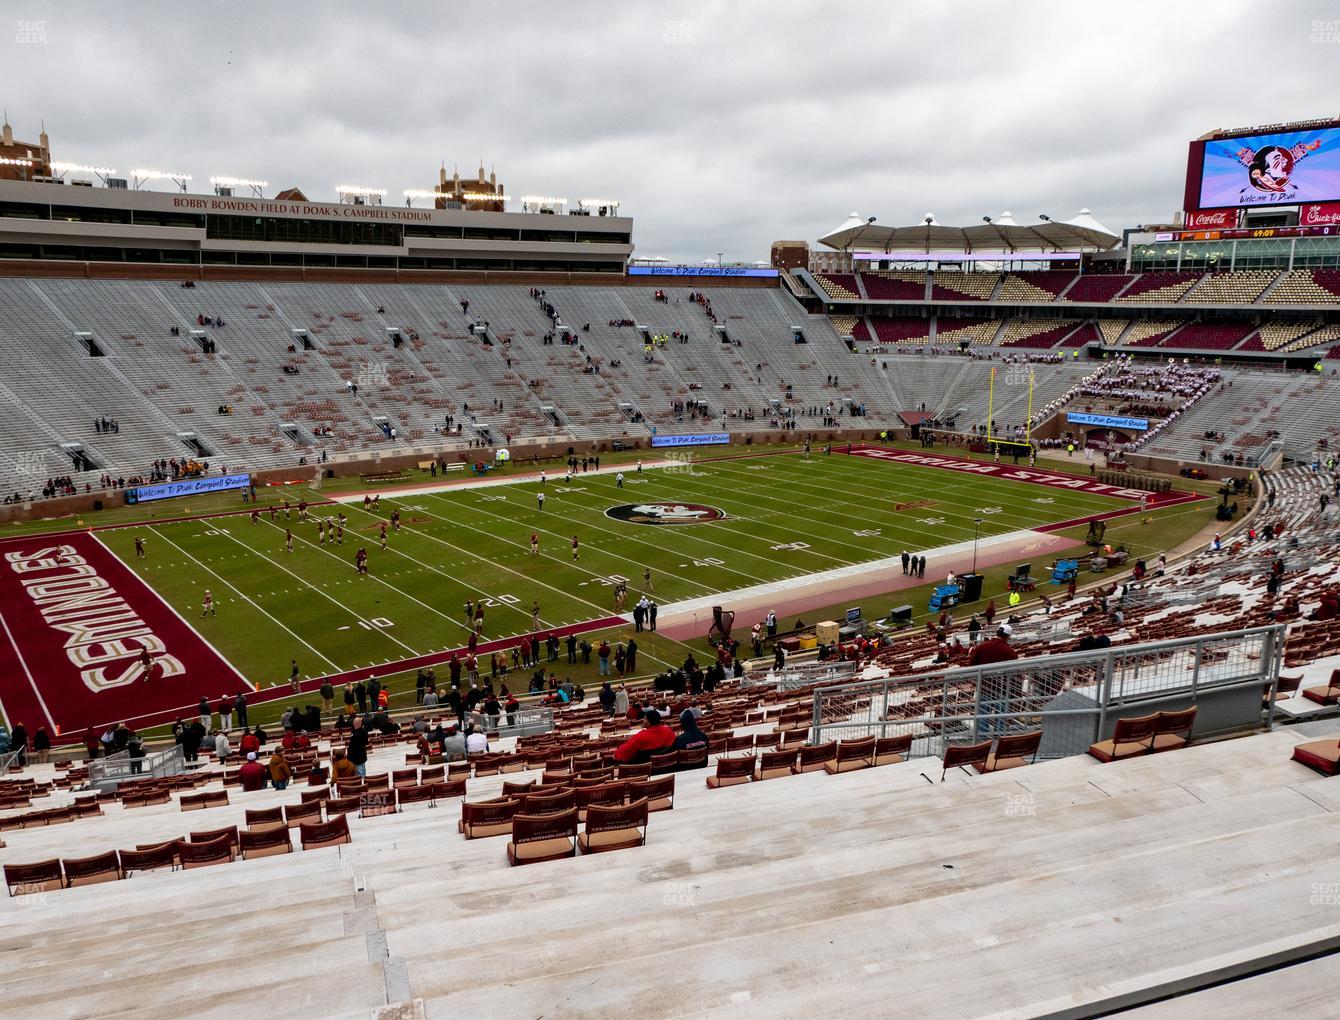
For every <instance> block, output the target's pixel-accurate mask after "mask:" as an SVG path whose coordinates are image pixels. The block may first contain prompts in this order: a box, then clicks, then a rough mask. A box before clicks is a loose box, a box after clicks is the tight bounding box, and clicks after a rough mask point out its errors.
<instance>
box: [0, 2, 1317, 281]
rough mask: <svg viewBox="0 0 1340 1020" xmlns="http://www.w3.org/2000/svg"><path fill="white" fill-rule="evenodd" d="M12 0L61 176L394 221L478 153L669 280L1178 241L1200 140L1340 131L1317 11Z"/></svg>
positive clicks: (34, 110) (13, 48) (20, 50)
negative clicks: (870, 245) (1190, 158)
mask: <svg viewBox="0 0 1340 1020" xmlns="http://www.w3.org/2000/svg"><path fill="white" fill-rule="evenodd" d="M5 8H6V14H5V17H6V18H8V19H9V23H8V24H7V25H4V28H5V30H6V31H5V33H4V35H3V36H0V69H2V70H0V103H3V105H4V106H5V107H6V108H7V109H8V113H9V119H10V122H11V123H12V124H13V125H14V128H15V132H16V134H17V136H18V137H20V138H23V139H32V138H35V137H36V135H37V132H38V130H39V127H38V125H39V121H41V120H43V119H44V120H45V122H46V125H47V130H48V131H49V132H50V135H51V139H52V147H53V151H54V153H55V157H56V158H57V159H67V160H75V161H80V162H95V163H99V164H102V165H108V166H113V167H116V168H118V169H121V170H128V169H130V168H131V167H135V166H153V167H158V168H160V169H170V170H179V171H185V172H189V173H192V174H194V175H195V179H196V183H197V184H201V185H203V184H205V181H206V179H207V178H208V177H209V176H210V175H211V174H229V175H234V176H243V177H258V178H263V179H265V180H267V181H269V182H270V184H271V187H270V189H269V193H273V192H274V191H275V190H276V189H278V188H279V187H285V186H289V185H297V186H299V187H301V188H302V189H303V190H304V191H305V192H306V193H307V195H308V196H309V197H311V198H317V199H327V200H329V199H333V197H334V196H333V191H332V189H333V188H334V186H335V185H336V184H337V183H345V182H350V183H357V184H367V185H371V186H376V187H383V188H386V189H388V191H389V192H390V197H388V201H395V200H397V199H398V197H399V195H400V192H401V191H402V190H403V189H405V188H427V187H431V186H432V185H433V184H434V182H435V180H436V171H437V168H438V166H439V165H440V164H441V162H442V161H443V160H445V161H446V164H447V167H448V169H450V168H451V166H452V165H453V164H459V165H460V168H461V171H462V173H463V174H464V173H466V172H470V173H473V172H475V171H476V170H477V169H478V165H479V161H480V158H481V157H482V158H483V159H484V161H485V162H486V164H488V165H490V166H496V167H497V171H498V175H499V177H500V178H501V179H502V180H503V181H504V183H505V184H506V186H507V190H508V193H509V194H510V195H512V196H514V197H518V196H520V195H523V194H536V193H539V194H550V195H560V196H566V197H568V198H569V199H570V200H573V201H575V200H576V199H578V198H582V197H588V196H596V197H614V198H618V199H620V200H621V201H622V202H623V211H624V212H625V213H627V214H630V215H632V216H633V217H634V218H635V221H636V222H635V232H634V241H635V243H636V244H637V248H638V253H639V254H642V255H664V256H666V257H668V258H671V259H674V260H696V259H700V258H703V257H705V256H709V255H714V254H715V253H716V252H717V251H724V252H725V258H726V260H727V261H732V260H752V259H755V258H766V257H767V253H768V245H769V244H770V242H772V241H773V240H775V239H779V238H794V239H804V240H808V241H810V242H813V241H814V239H815V238H817V237H818V236H819V235H820V234H823V233H825V232H826V231H827V230H829V229H831V228H832V227H834V226H836V225H837V224H838V223H840V222H841V221H842V220H843V219H844V218H845V217H846V215H847V213H848V212H850V211H853V210H856V211H859V212H860V214H861V215H862V216H878V217H879V220H880V221H881V222H883V223H899V224H906V223H912V222H916V221H918V220H920V219H921V217H922V216H924V215H925V214H926V213H927V212H933V213H934V214H935V215H936V217H937V219H939V220H940V222H942V223H969V222H976V221H977V220H978V219H979V218H980V217H981V216H983V215H986V214H990V215H996V214H999V213H1000V212H1001V211H1002V210H1004V209H1009V210H1010V211H1012V212H1013V213H1014V214H1015V216H1016V218H1018V219H1019V220H1020V221H1021V222H1036V217H1037V214H1039V213H1046V214H1048V215H1050V216H1052V217H1056V218H1069V217H1070V216H1073V215H1074V213H1075V212H1076V211H1077V210H1078V209H1080V208H1081V207H1089V208H1091V209H1092V210H1093V213H1094V215H1095V216H1097V218H1098V219H1099V220H1101V221H1102V222H1103V223H1105V224H1106V225H1107V226H1109V227H1111V228H1112V229H1114V230H1119V229H1120V228H1121V227H1124V226H1133V225H1135V224H1138V223H1150V222H1166V221H1167V219H1168V218H1169V217H1170V216H1171V214H1172V213H1173V211H1174V210H1176V209H1178V208H1180V207H1181V193H1182V185H1183V178H1184V173H1185V161H1186V148H1187V142H1188V141H1189V140H1191V139H1192V138H1195V137H1196V136H1198V135H1200V134H1202V133H1204V132H1205V131H1208V130H1211V129H1213V128H1217V127H1239V126H1245V125H1254V124H1264V123H1270V122H1275V121H1283V120H1296V119H1302V118H1309V117H1321V116H1333V115H1336V114H1340V108H1338V107H1340V90H1337V88H1336V85H1337V82H1338V81H1340V76H1338V75H1337V68H1340V42H1336V41H1335V40H1336V39H1337V38H1340V23H1335V22H1331V23H1329V24H1328V23H1326V19H1340V6H1338V5H1336V4H1335V3H1333V2H1330V3H1323V2H1320V0H1318V2H1315V3H1289V2H1286V3H1280V4H1273V5H1267V6H1262V5H1261V4H1260V3H1247V2H1240V0H1216V2H1215V3H1214V4H1213V5H1211V4H1209V3H1190V2H1185V0H1184V2H1181V3H1178V2H1169V0H1157V2H1146V0H1126V2H1124V3H1123V4H1121V5H1120V6H1119V7H1116V6H1102V5H1095V4H1083V3H1075V2H1073V0H1068V2H1062V3H1052V2H1032V0H1029V2H1015V3H1008V4H1007V3H999V2H998V3H991V4H988V3H978V2H945V0H941V2H930V3H908V2H903V0H899V2H896V3H895V2H884V3H874V2H871V3H841V2H828V3H811V2H789V0H768V2H766V3H764V2H752V0H734V2H717V3H689V2H675V3H649V2H638V3H634V2H629V0H623V2H618V3H604V2H578V0H570V2H567V3H561V4H559V3H536V4H528V3H509V2H504V0H491V2H488V3H481V4H473V5H469V6H468V7H467V6H466V5H462V4H448V3H442V2H437V3H427V2H425V3H408V2H407V3H395V2H380V3H358V4H343V3H308V2H297V0H286V2H284V3H279V2H267V3H260V2H254V0H232V2H229V3H213V2H198V0H191V2H188V3H181V2H175V3H135V2H130V0H125V2H117V3H107V2H105V0H104V2H97V3H91V2H77V0H73V2H72V0H63V2H60V3H50V4H47V3H39V2H27V0H18V2H13V3H7V4H5ZM205 187H206V188H207V185H205ZM200 190H204V189H200Z"/></svg>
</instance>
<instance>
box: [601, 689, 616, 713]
mask: <svg viewBox="0 0 1340 1020" xmlns="http://www.w3.org/2000/svg"><path fill="white" fill-rule="evenodd" d="M598 697H599V699H600V707H601V708H603V709H604V710H605V715H606V716H612V715H613V714H614V688H613V687H611V686H610V684H609V681H608V680H607V681H605V682H604V683H603V684H601V685H600V694H599V695H598Z"/></svg>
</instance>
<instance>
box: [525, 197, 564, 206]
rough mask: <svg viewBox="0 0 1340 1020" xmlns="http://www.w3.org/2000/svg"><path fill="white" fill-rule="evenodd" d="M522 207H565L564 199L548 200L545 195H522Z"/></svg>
mask: <svg viewBox="0 0 1340 1020" xmlns="http://www.w3.org/2000/svg"><path fill="white" fill-rule="evenodd" d="M521 202H522V204H523V205H567V204H568V200H567V199H566V198H548V197H546V196H545V195H522V196H521Z"/></svg>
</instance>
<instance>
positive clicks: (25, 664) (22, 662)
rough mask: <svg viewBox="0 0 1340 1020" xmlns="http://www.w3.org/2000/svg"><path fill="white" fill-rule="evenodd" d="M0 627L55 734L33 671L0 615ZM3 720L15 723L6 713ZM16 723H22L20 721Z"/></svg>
mask: <svg viewBox="0 0 1340 1020" xmlns="http://www.w3.org/2000/svg"><path fill="white" fill-rule="evenodd" d="M0 627H4V628H5V637H7V638H9V643H10V645H12V646H13V648H14V658H16V659H18V660H19V665H20V666H22V667H23V673H24V676H26V677H27V678H28V685H29V686H30V687H31V688H32V689H33V696H34V697H36V698H37V703H38V704H39V705H41V706H42V711H43V713H44V714H45V715H46V717H47V724H48V725H49V726H50V727H51V731H52V732H53V733H54V732H56V730H57V727H56V720H55V719H53V718H52V716H51V709H49V708H47V701H46V698H44V697H42V691H41V690H40V689H39V688H38V686H37V680H36V678H34V677H33V671H32V670H30V669H29V668H28V660H27V659H25V658H24V657H23V653H22V652H21V651H19V643H18V642H17V641H15V640H14V634H13V633H12V632H11V631H10V629H9V621H8V620H6V619H5V618H4V616H3V615H0ZM5 718H6V719H9V722H10V724H11V725H12V724H13V723H14V722H15V720H14V719H10V718H9V714H8V713H6V714H5ZM18 721H19V722H22V720H18Z"/></svg>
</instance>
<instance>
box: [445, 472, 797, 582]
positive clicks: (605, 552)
mask: <svg viewBox="0 0 1340 1020" xmlns="http://www.w3.org/2000/svg"><path fill="white" fill-rule="evenodd" d="M568 488H571V487H570V486H568ZM616 491H617V490H616ZM559 495H562V496H564V497H565V498H564V499H563V500H561V501H560V502H559V503H558V504H557V506H555V507H554V508H553V511H548V510H546V511H544V513H545V514H550V513H551V512H552V513H557V512H561V511H562V509H563V508H564V506H565V505H566V504H567V499H566V497H567V495H568V494H567V493H560V494H559ZM433 498H435V499H441V496H440V495H435V496H434V497H433ZM634 502H636V501H634ZM460 505H463V506H467V505H468V507H469V509H470V510H471V511H472V512H477V513H482V514H488V515H489V516H490V517H496V518H497V519H498V520H500V521H506V522H507V523H509V524H515V525H517V526H518V527H522V528H524V527H526V526H527V525H526V523H525V522H524V521H521V520H518V519H517V518H515V517H505V516H503V515H502V514H497V513H494V512H493V511H492V510H485V509H484V508H483V507H481V506H479V505H478V504H476V503H469V504H460ZM580 509H582V510H586V508H585V507H582V508H580ZM536 512H537V513H539V511H536ZM590 512H591V513H593V514H597V515H598V516H600V517H602V518H604V519H606V520H608V518H605V514H604V511H602V510H596V509H595V508H591V509H590ZM580 527H581V528H582V529H584V530H588V531H589V530H591V529H594V530H595V531H597V532H598V533H600V534H602V535H608V536H610V537H611V538H613V539H616V540H618V541H621V542H623V541H627V542H636V543H638V544H639V545H645V546H649V547H650V548H652V549H655V550H656V551H657V552H660V553H664V552H666V551H667V550H666V548H665V546H663V545H657V544H656V543H655V542H648V541H646V540H645V539H641V538H635V537H634V536H632V535H625V534H622V533H620V532H618V531H615V530H614V529H612V528H606V527H604V526H603V525H600V524H591V523H589V522H586V523H583V524H581V525H580ZM530 528H531V530H532V531H535V532H537V533H539V534H544V535H552V536H554V537H555V538H557V539H559V540H560V541H561V542H563V543H564V544H566V543H567V542H568V541H569V540H570V538H571V536H569V535H563V534H560V533H559V532H556V531H549V530H548V529H546V528H541V527H539V526H537V525H534V524H532V525H530ZM686 537H688V538H692V539H695V540H697V541H702V539H700V538H698V536H696V535H688V536H686ZM499 541H503V539H499ZM508 544H512V543H508ZM515 544H516V545H518V546H519V547H520V548H523V549H524V548H526V544H525V543H524V542H517V543H515ZM708 544H710V545H713V546H716V547H717V548H721V549H725V550H727V551H728V552H731V553H738V552H739V551H740V550H738V549H735V548H733V547H731V546H718V545H717V543H715V542H710V543H708ZM582 548H584V549H585V548H590V549H592V550H593V551H595V552H597V553H599V554H601V555H603V556H612V557H614V558H615V559H616V560H620V561H621V562H624V563H632V564H635V565H636V566H638V567H646V566H647V564H646V561H644V560H635V559H633V558H632V557H631V556H622V555H620V554H619V553H616V552H614V551H613V550H610V549H605V548H602V547H601V546H598V545H588V543H587V542H583V543H582ZM541 555H542V556H544V557H545V558H546V559H552V560H555V561H557V562H563V563H567V562H569V561H566V560H563V559H562V557H559V556H551V555H549V554H548V553H541ZM686 555H687V554H686ZM744 555H746V556H751V555H754V554H752V553H745V554H744ZM755 558H757V559H766V558H765V557H762V556H757V557H755ZM767 562H771V561H770V560H768V561H767ZM717 569H720V570H724V571H727V572H728V573H732V574H739V575H740V576H741V577H744V578H748V579H749V580H751V581H757V582H759V583H763V582H764V578H762V577H756V576H754V575H753V574H750V573H747V572H745V571H743V570H737V569H735V568H732V567H720V568H717ZM660 574H661V575H662V576H663V577H673V578H674V579H675V580H677V581H683V582H684V583H685V584H687V585H689V586H691V587H706V586H705V585H703V584H701V583H700V582H698V581H694V580H692V579H691V578H687V577H684V576H683V575H681V574H674V573H671V572H670V571H668V570H661V571H660ZM630 580H631V579H630Z"/></svg>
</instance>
